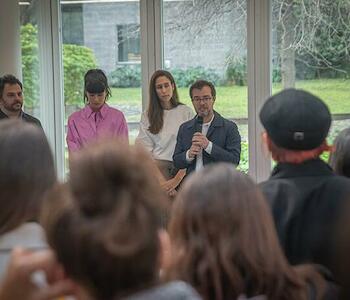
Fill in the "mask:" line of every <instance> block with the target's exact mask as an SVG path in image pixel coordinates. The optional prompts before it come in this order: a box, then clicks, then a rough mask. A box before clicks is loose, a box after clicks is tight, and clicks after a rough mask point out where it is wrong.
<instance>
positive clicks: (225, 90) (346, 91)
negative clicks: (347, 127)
mask: <svg viewBox="0 0 350 300" xmlns="http://www.w3.org/2000/svg"><path fill="white" fill-rule="evenodd" d="M296 87H297V88H301V89H305V90H307V91H310V92H311V93H313V94H315V95H317V96H319V97H320V98H321V99H323V100H324V101H325V102H326V103H327V104H328V106H329V107H330V110H331V112H332V113H333V114H340V113H350V80H342V79H322V80H304V81H298V82H297V83H296ZM281 89H282V87H281V84H274V85H273V89H272V92H273V93H276V92H278V91H280V90H281ZM178 90H179V96H180V99H181V101H182V102H183V103H185V104H188V105H189V106H192V104H191V100H190V97H189V95H188V88H179V89H178ZM112 95H113V96H112V98H111V99H110V100H109V101H110V103H111V104H112V105H115V106H118V107H119V108H120V109H121V110H122V111H123V112H124V113H125V114H126V116H127V119H128V121H134V122H135V121H139V120H140V112H141V88H113V89H112ZM216 99H217V100H216V103H215V109H216V110H217V111H218V112H219V113H221V114H222V115H223V116H225V117H229V118H234V119H235V118H246V117H247V111H248V106H247V87H246V86H229V87H220V86H219V87H217V97H216Z"/></svg>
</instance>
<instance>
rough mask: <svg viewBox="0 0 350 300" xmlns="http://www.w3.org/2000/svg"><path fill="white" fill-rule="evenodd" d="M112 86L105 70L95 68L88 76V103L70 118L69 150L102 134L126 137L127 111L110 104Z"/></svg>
mask: <svg viewBox="0 0 350 300" xmlns="http://www.w3.org/2000/svg"><path fill="white" fill-rule="evenodd" d="M110 96H111V90H110V88H109V86H108V81H107V77H106V75H105V73H104V72H103V71H102V70H100V69H91V70H89V71H87V73H86V74H85V76H84V102H85V103H86V106H85V107H84V108H83V109H81V110H79V111H76V112H74V113H73V114H71V115H70V117H69V118H68V129H67V145H68V150H69V152H72V151H76V150H79V149H80V148H82V147H83V146H84V145H85V144H87V143H89V142H91V141H94V140H96V139H98V138H100V137H125V138H126V139H128V126H127V123H126V120H125V117H124V114H123V113H122V112H121V111H120V110H118V109H115V108H112V107H110V106H108V105H107V103H106V100H107V99H108V98H109V97H110Z"/></svg>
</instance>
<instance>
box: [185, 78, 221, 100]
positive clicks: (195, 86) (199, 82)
mask: <svg viewBox="0 0 350 300" xmlns="http://www.w3.org/2000/svg"><path fill="white" fill-rule="evenodd" d="M205 86H209V87H210V90H211V96H212V97H213V99H214V100H215V98H216V90H215V86H214V84H212V83H211V82H210V81H207V80H203V79H200V80H197V81H195V82H194V83H193V84H192V85H191V86H190V97H191V99H192V91H193V89H197V90H201V89H202V88H203V87H205Z"/></svg>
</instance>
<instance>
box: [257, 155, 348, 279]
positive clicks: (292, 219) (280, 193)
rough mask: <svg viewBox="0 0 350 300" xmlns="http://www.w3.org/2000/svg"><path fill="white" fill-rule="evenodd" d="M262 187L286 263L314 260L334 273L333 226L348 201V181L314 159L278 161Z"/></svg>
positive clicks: (334, 242) (323, 163)
mask: <svg viewBox="0 0 350 300" xmlns="http://www.w3.org/2000/svg"><path fill="white" fill-rule="evenodd" d="M261 188H262V191H263V193H264V194H265V197H266V198H267V201H268V203H269V204H270V206H271V210H272V214H273V218H274V220H275V224H276V229H277V234H278V237H279V239H280V242H281V246H282V248H283V249H284V251H285V254H286V256H287V258H288V260H289V262H290V263H291V264H293V265H294V264H300V263H305V262H312V263H317V264H321V265H324V266H325V267H327V268H328V269H330V270H331V271H332V273H334V255H335V250H336V249H335V247H336V237H335V231H336V230H337V228H336V225H337V221H338V219H339V216H340V213H341V212H342V209H343V207H344V204H345V203H346V202H347V201H350V193H349V192H350V180H349V179H347V178H345V177H341V176H337V175H335V174H334V173H333V171H332V170H331V168H330V167H329V166H328V165H327V164H326V163H325V162H323V161H321V160H319V159H316V160H309V161H306V162H304V163H302V164H288V163H281V164H278V165H277V166H276V167H275V168H274V170H273V171H272V174H271V177H270V178H269V180H267V181H266V182H263V183H262V184H261ZM346 196H347V197H346Z"/></svg>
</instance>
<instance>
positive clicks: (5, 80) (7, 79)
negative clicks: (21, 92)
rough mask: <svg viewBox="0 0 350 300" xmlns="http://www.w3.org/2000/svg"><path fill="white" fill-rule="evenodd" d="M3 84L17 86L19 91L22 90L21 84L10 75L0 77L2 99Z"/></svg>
mask: <svg viewBox="0 0 350 300" xmlns="http://www.w3.org/2000/svg"><path fill="white" fill-rule="evenodd" d="M5 84H10V85H13V84H18V85H19V86H20V87H21V89H23V85H22V82H20V81H19V79H18V78H17V77H16V76H14V75H11V74H6V75H4V76H2V77H0V97H2V93H3V92H4V88H5Z"/></svg>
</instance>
